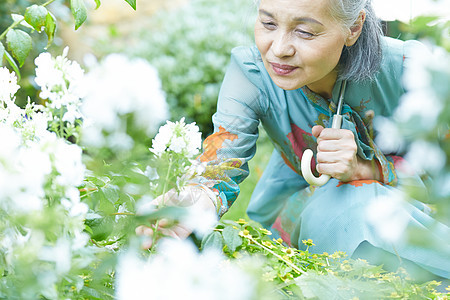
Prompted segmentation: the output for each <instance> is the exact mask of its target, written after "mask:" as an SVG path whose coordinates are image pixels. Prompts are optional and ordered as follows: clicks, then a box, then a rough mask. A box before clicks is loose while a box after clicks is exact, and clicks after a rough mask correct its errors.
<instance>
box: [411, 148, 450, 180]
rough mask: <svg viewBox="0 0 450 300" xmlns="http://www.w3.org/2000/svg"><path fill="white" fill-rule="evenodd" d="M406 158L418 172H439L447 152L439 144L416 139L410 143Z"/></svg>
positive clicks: (443, 164)
mask: <svg viewBox="0 0 450 300" xmlns="http://www.w3.org/2000/svg"><path fill="white" fill-rule="evenodd" d="M405 159H406V160H407V161H408V163H409V164H410V165H411V166H412V167H413V168H414V170H415V171H416V172H418V173H422V172H423V171H429V172H431V173H436V172H439V171H440V170H441V169H442V168H443V167H444V166H445V162H446V156H445V153H444V151H443V150H442V149H441V148H440V147H439V146H438V145H437V144H434V143H429V142H426V141H422V140H416V141H414V142H413V143H412V144H411V145H410V147H409V151H408V153H407V154H406V156H405Z"/></svg>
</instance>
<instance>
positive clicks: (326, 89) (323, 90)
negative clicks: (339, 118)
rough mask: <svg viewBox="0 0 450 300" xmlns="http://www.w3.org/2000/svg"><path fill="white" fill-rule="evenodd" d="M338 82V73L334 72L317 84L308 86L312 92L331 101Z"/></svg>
mask: <svg viewBox="0 0 450 300" xmlns="http://www.w3.org/2000/svg"><path fill="white" fill-rule="evenodd" d="M336 80H337V72H336V71H332V72H330V73H329V74H328V75H327V76H325V77H324V78H322V79H320V80H318V81H316V82H313V83H310V84H307V85H306V86H307V87H308V88H309V89H310V90H311V91H313V92H314V93H316V94H319V95H320V96H322V97H323V98H325V99H331V98H332V96H333V88H334V84H335V83H336Z"/></svg>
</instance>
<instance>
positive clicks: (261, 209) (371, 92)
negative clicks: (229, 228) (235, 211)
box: [194, 38, 423, 224]
mask: <svg viewBox="0 0 450 300" xmlns="http://www.w3.org/2000/svg"><path fill="white" fill-rule="evenodd" d="M420 46H422V44H420V43H419V42H417V41H407V42H403V41H400V40H396V39H392V38H384V39H383V61H382V65H381V68H380V70H379V72H378V73H377V74H376V76H375V78H373V80H370V81H364V82H351V81H350V82H348V84H347V88H346V92H345V95H344V101H345V105H344V108H343V111H342V113H343V114H344V121H343V125H342V128H345V129H349V130H351V131H353V133H354V134H355V137H356V138H357V145H358V155H359V156H360V157H362V158H363V159H367V160H371V159H372V158H373V157H374V156H375V157H376V159H377V161H378V162H379V167H380V168H381V171H382V174H383V182H384V183H385V184H387V185H396V183H397V175H396V171H395V168H394V165H393V160H392V159H391V157H389V156H385V155H384V154H383V153H382V152H381V151H380V150H379V149H378V147H377V146H376V145H375V144H374V142H373V136H374V135H375V134H376V132H374V129H373V128H372V123H371V121H370V119H368V118H367V112H368V111H372V112H373V113H374V114H375V116H380V115H381V116H390V115H392V113H393V111H394V109H395V108H396V106H397V105H398V102H399V98H400V97H401V95H402V94H403V93H404V92H405V91H404V89H403V86H402V81H401V77H402V73H403V70H404V68H405V67H406V66H407V63H408V59H409V57H410V52H411V49H412V48H414V47H420ZM422 47H423V46H422ZM340 85H341V82H340V81H337V82H336V84H335V87H334V89H333V97H332V99H331V101H329V100H327V99H324V98H322V97H321V96H320V95H318V94H315V93H314V92H312V91H311V90H309V89H308V88H307V87H306V86H304V87H302V88H299V89H296V90H290V91H287V90H283V89H281V88H279V87H278V86H276V85H275V83H274V82H273V81H272V80H271V78H270V76H269V74H268V73H267V71H266V69H265V67H264V65H263V62H262V59H261V55H260V53H259V51H258V49H257V48H256V46H253V47H238V48H235V49H233V51H232V54H231V62H230V64H229V66H228V69H227V72H226V74H225V78H224V80H223V84H222V87H221V90H220V94H219V100H218V105H217V112H216V113H215V114H214V116H213V123H214V134H212V135H211V136H209V137H208V138H207V139H206V140H205V142H204V145H203V146H204V153H203V155H202V156H201V157H200V159H201V160H202V161H204V162H207V163H208V168H207V171H206V172H205V173H204V175H203V177H199V178H196V179H195V180H194V181H195V182H197V183H200V184H203V185H204V186H206V187H208V188H210V189H211V190H212V191H213V192H214V193H215V195H216V197H217V203H216V204H217V205H216V207H217V212H218V214H219V215H220V216H221V215H223V214H224V213H225V212H226V211H227V210H228V208H229V207H230V205H232V203H233V202H234V201H235V199H236V197H237V196H238V194H239V186H238V184H239V183H240V182H241V181H242V180H244V179H245V178H246V177H247V176H248V166H247V163H248V161H249V160H250V159H251V158H252V157H253V156H254V154H255V151H256V140H257V138H258V126H259V124H260V122H261V123H262V125H263V126H264V129H265V130H266V132H267V134H268V136H269V138H270V139H271V141H272V142H273V144H274V146H275V149H276V150H275V151H274V153H273V155H272V157H271V160H270V162H269V164H268V166H267V168H266V170H265V172H264V174H263V176H262V178H261V179H260V181H259V183H258V185H257V186H256V188H255V191H254V194H253V196H252V200H251V206H250V208H249V216H251V217H253V218H255V219H257V221H259V222H261V223H264V224H270V223H271V222H273V221H274V218H275V217H276V215H277V212H278V211H279V209H280V208H281V207H282V206H283V203H284V201H285V200H286V199H287V198H288V197H289V196H290V195H292V194H293V193H295V192H297V191H299V190H301V189H303V188H306V187H307V186H308V184H307V183H306V182H305V180H304V179H303V177H302V175H301V171H300V161H301V157H302V153H303V151H304V150H305V149H306V148H310V149H312V150H313V151H316V150H315V149H316V146H317V145H316V141H315V138H314V137H313V136H312V134H311V128H312V127H313V126H314V125H322V126H324V127H331V124H329V123H330V116H332V115H333V114H334V112H335V109H336V103H337V97H338V91H339V88H340Z"/></svg>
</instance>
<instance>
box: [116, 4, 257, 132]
mask: <svg viewBox="0 0 450 300" xmlns="http://www.w3.org/2000/svg"><path fill="white" fill-rule="evenodd" d="M252 10H254V6H253V5H252V2H251V1H244V2H243V1H242V0H231V1H221V0H194V1H190V2H189V3H188V4H187V5H185V6H182V7H179V8H178V9H176V10H173V11H163V12H161V13H158V14H157V15H156V16H155V18H154V20H153V21H152V25H150V26H149V27H146V28H143V29H142V30H141V31H140V32H139V33H138V40H139V42H138V44H137V45H136V47H133V49H129V50H125V51H130V52H131V53H132V54H133V55H137V56H140V57H144V58H146V59H148V60H149V61H150V62H151V64H152V65H154V66H155V67H156V68H157V69H158V72H159V76H160V78H161V81H162V84H163V90H164V91H165V92H166V94H167V102H168V103H169V106H170V111H171V114H172V117H173V119H180V118H181V117H186V121H187V122H192V121H195V122H196V123H197V124H198V125H199V127H200V130H201V131H202V132H203V134H206V135H207V134H210V133H211V131H212V125H211V116H212V114H213V113H214V112H215V110H216V103H217V96H218V93H219V88H220V84H221V82H222V80H223V76H224V73H225V70H226V67H227V64H228V61H229V57H230V51H231V49H232V48H234V47H236V46H239V45H247V44H249V43H250V42H251V40H252V38H251V37H252V33H251V31H252V30H251V29H250V28H249V27H250V26H246V25H245V24H247V23H248V21H249V20H251V15H252Z"/></svg>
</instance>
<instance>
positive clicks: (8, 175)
mask: <svg viewBox="0 0 450 300" xmlns="http://www.w3.org/2000/svg"><path fill="white" fill-rule="evenodd" d="M41 76H42V74H41ZM40 80H41V82H43V80H44V78H43V77H40ZM69 86H70V84H69ZM17 87H18V86H17V79H16V76H15V74H14V73H9V71H8V70H6V69H5V68H1V69H0V91H2V95H1V100H0V104H1V105H0V139H1V140H2V141H6V142H5V143H3V145H2V147H1V148H0V214H1V215H2V218H1V220H0V232H2V235H1V237H0V256H2V257H3V258H4V260H2V261H0V269H2V270H4V275H5V274H7V276H3V277H2V281H1V284H0V295H2V297H6V298H11V297H19V298H38V296H39V295H44V296H45V297H46V298H57V288H56V287H57V285H58V284H60V283H61V282H62V281H63V280H66V279H68V278H69V277H70V276H71V275H70V272H71V271H72V270H73V269H74V268H80V267H81V268H82V267H85V266H87V265H88V264H89V262H90V261H91V259H92V255H91V254H90V251H89V250H88V248H86V245H87V241H88V235H87V234H85V233H83V230H84V224H83V219H84V217H85V214H86V213H87V210H88V207H87V205H86V204H84V203H82V202H81V199H80V193H79V190H78V188H77V187H78V186H79V185H80V184H81V183H82V181H83V179H84V176H85V166H84V164H83V162H82V151H81V148H80V147H79V146H78V145H75V144H70V143H68V142H67V141H66V140H65V139H63V138H60V137H58V136H57V135H56V134H55V133H54V132H51V131H49V130H47V127H48V124H49V122H51V114H50V112H49V111H47V110H46V109H45V108H44V107H43V106H40V105H35V104H31V103H28V104H27V105H26V107H25V108H23V109H22V108H20V107H18V106H17V105H16V104H15V103H14V101H15V96H14V95H15V93H16V92H17V90H18V88H17ZM52 97H53V96H52ZM54 99H59V98H54ZM61 105H66V104H64V103H63V104H61ZM61 107H62V106H61ZM81 256H83V259H80V260H78V261H77V262H76V263H75V261H74V259H73V258H74V257H81ZM30 265H33V266H34V268H33V270H31V271H30V269H29V267H27V268H25V266H30ZM19 279H20V280H19ZM74 280H75V281H78V283H77V285H79V286H80V284H81V285H82V284H83V282H82V279H81V278H79V277H78V278H75V279H74ZM20 282H22V283H21V284H18V283H20ZM23 284H25V285H27V289H23ZM80 287H81V286H80Z"/></svg>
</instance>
